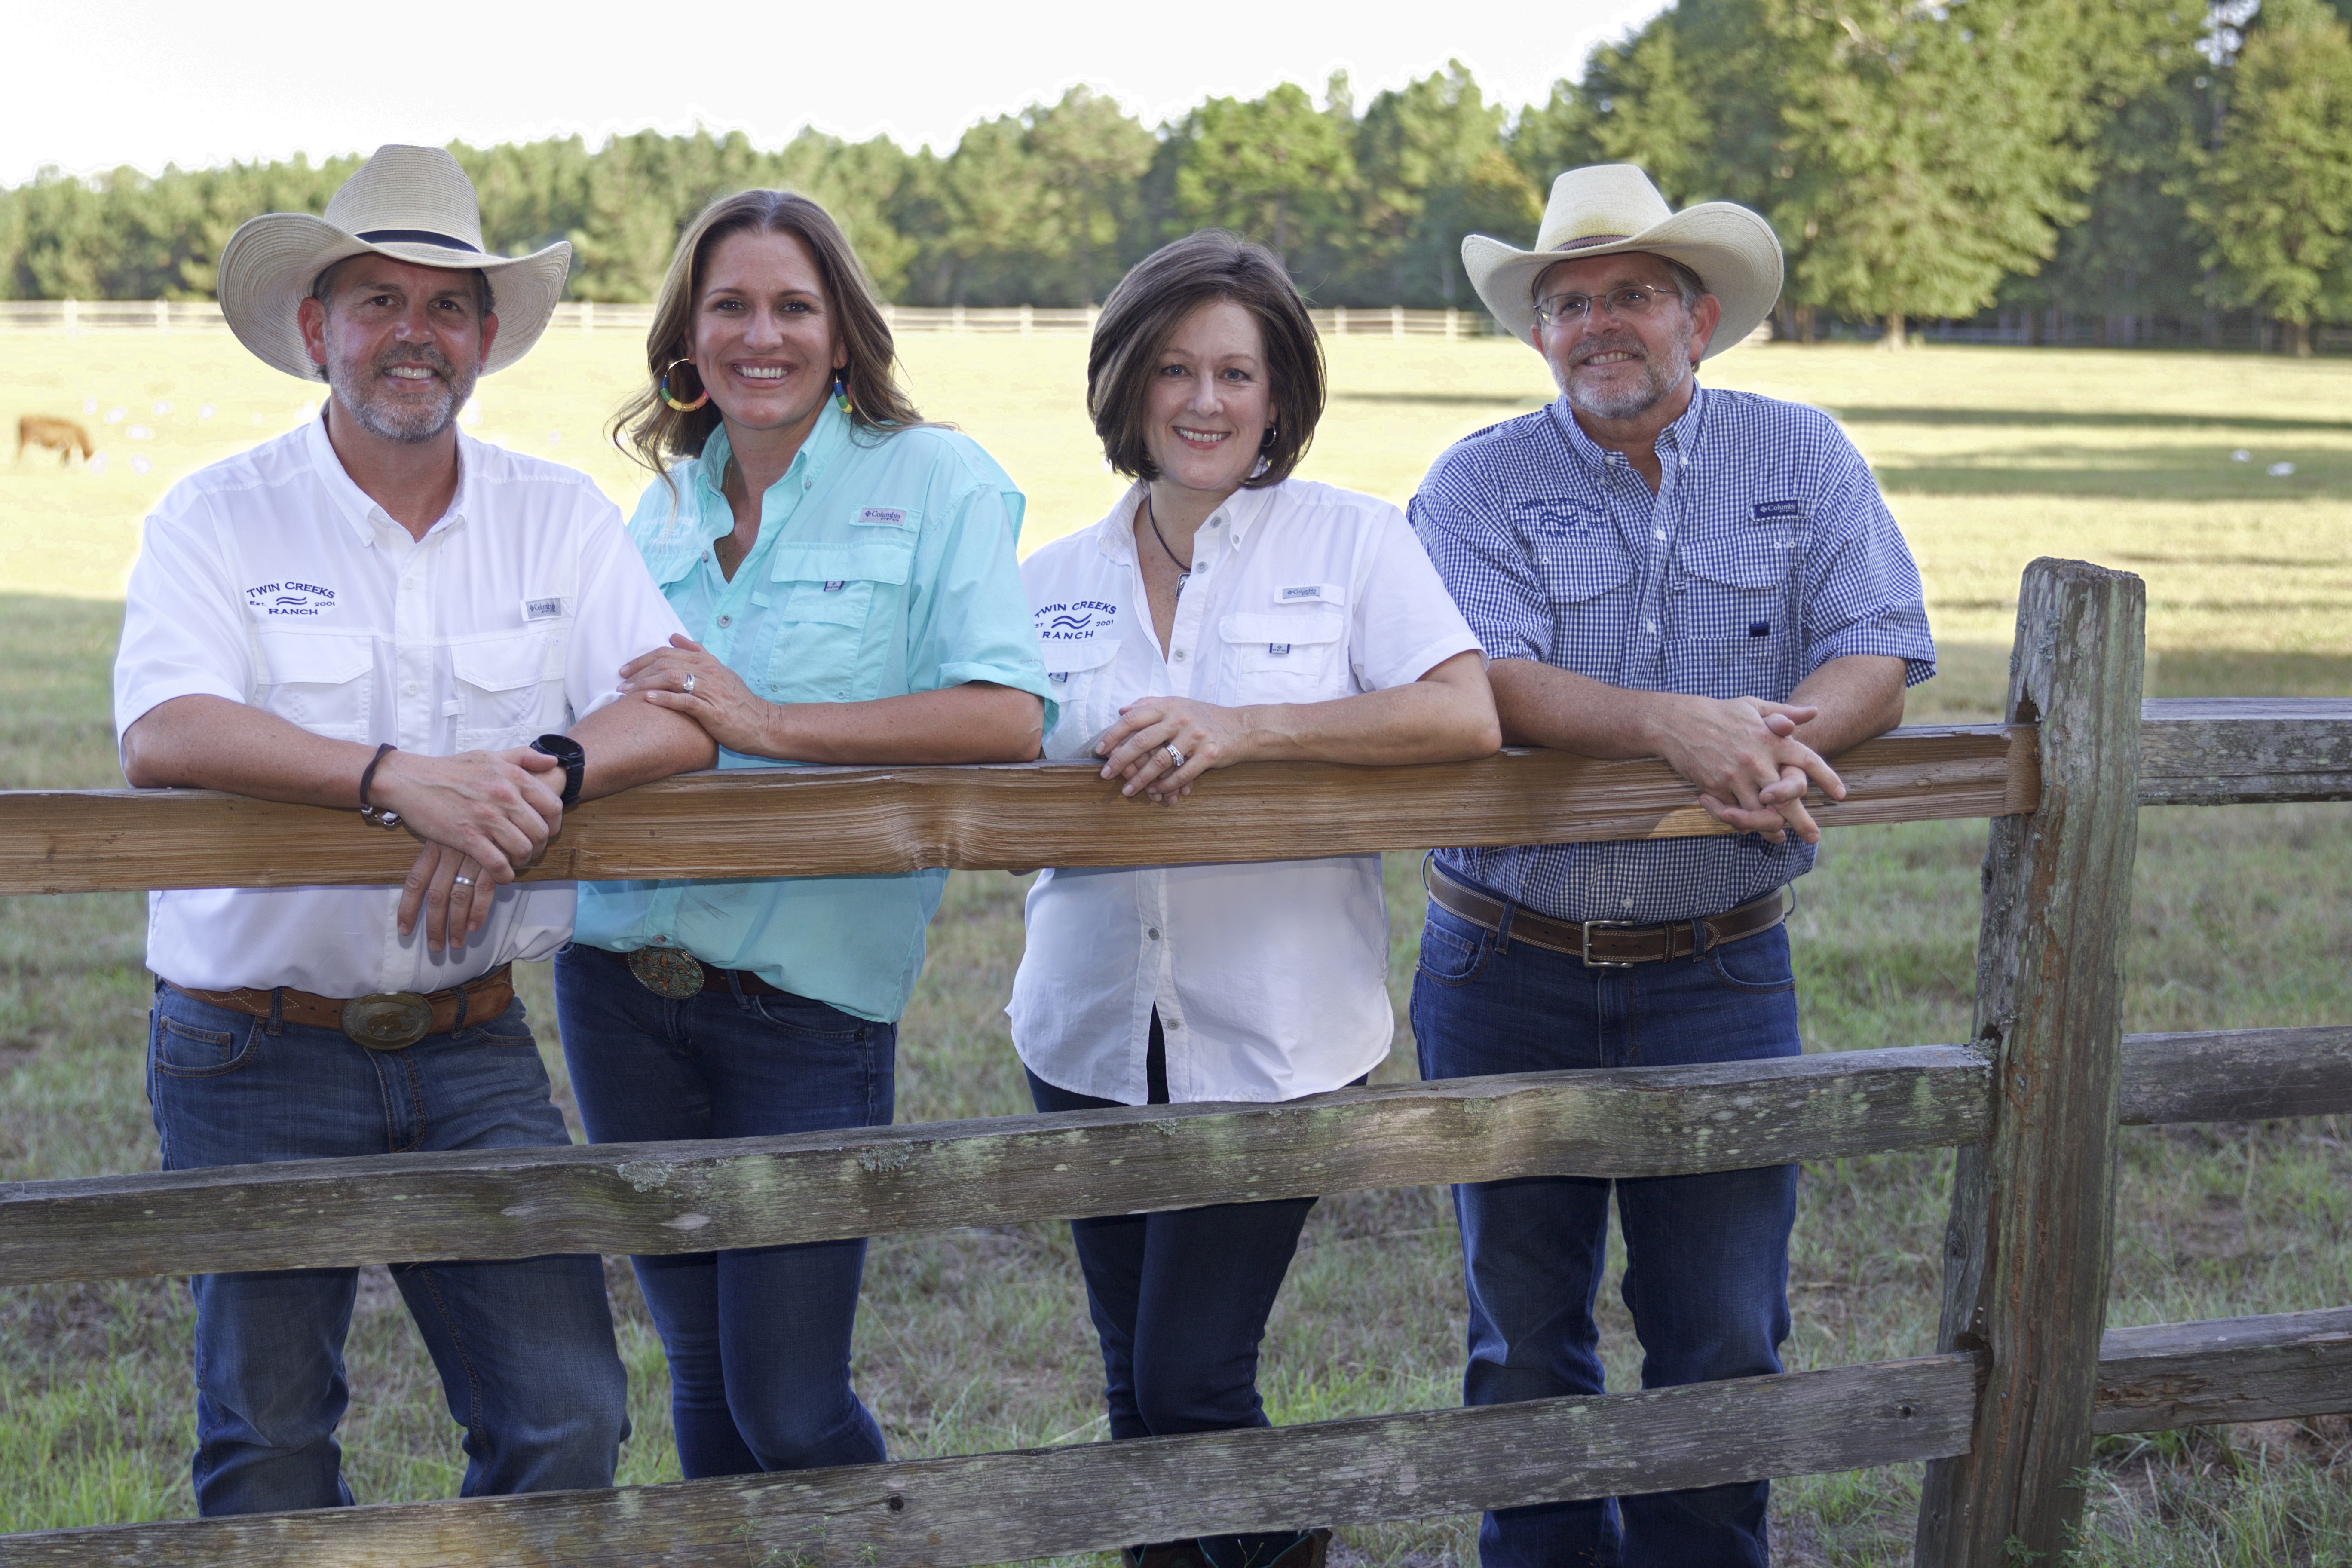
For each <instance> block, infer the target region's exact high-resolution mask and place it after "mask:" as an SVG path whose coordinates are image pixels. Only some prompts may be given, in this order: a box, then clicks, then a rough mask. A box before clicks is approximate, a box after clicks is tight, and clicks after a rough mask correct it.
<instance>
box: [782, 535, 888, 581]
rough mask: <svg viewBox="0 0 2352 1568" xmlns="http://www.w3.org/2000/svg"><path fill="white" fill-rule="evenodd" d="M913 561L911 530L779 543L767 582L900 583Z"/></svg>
mask: <svg viewBox="0 0 2352 1568" xmlns="http://www.w3.org/2000/svg"><path fill="white" fill-rule="evenodd" d="M914 564H915V535H914V533H913V531H911V530H909V531H904V532H900V531H895V530H894V531H888V532H885V531H882V530H880V529H877V530H875V531H874V533H873V535H872V537H870V538H866V539H860V540H857V541H856V542H849V543H841V544H791V545H785V544H779V545H778V546H776V552H775V558H774V560H773V562H772V564H771V565H770V566H769V567H768V581H770V582H771V583H891V584H898V583H904V582H905V581H906V580H907V577H908V574H909V573H911V572H912V571H913V570H914Z"/></svg>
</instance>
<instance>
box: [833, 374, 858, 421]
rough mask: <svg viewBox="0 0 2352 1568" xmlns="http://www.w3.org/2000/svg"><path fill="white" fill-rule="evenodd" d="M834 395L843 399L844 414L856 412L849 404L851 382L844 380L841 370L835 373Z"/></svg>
mask: <svg viewBox="0 0 2352 1568" xmlns="http://www.w3.org/2000/svg"><path fill="white" fill-rule="evenodd" d="M833 395H835V397H837V398H839V399H841V411H842V412H843V413H844V414H851V413H855V412H856V410H854V409H852V408H851V407H850V406H849V384H848V383H847V382H845V381H844V380H842V378H841V372H839V371H835V372H834V373H833Z"/></svg>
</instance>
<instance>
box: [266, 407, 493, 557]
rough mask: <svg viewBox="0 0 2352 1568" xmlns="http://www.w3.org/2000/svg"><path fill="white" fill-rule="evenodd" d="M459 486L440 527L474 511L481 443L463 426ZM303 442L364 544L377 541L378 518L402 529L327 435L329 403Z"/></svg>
mask: <svg viewBox="0 0 2352 1568" xmlns="http://www.w3.org/2000/svg"><path fill="white" fill-rule="evenodd" d="M329 399H330V401H331V400H332V395H331V394H330V395H329ZM452 428H453V429H455V428H456V426H454V425H453V426H452ZM303 444H304V450H305V452H306V453H307V454H308V456H309V458H310V468H311V469H312V471H313V472H315V473H316V474H317V475H318V476H319V482H320V484H321V485H322V486H324V487H325V489H326V491H327V499H328V500H330V501H331V502H332V503H333V505H334V509H335V511H336V513H337V515H339V516H340V517H341V519H342V521H343V525H344V526H345V527H346V528H349V529H350V530H351V531H352V534H353V535H354V536H355V537H356V538H357V539H358V540H359V542H361V543H362V544H373V543H374V542H375V530H376V519H378V518H383V520H384V522H385V524H386V526H389V527H392V528H400V524H399V523H397V522H394V521H392V515H391V514H390V513H389V512H387V511H385V510H383V507H381V506H379V505H377V504H376V501H375V498H374V497H373V496H371V495H369V494H368V493H367V491H365V490H363V489H360V487H359V481H358V480H356V479H352V476H351V472H350V470H349V469H347V468H344V467H343V460H342V458H341V457H339V456H337V455H336V452H335V443H334V441H333V440H332V439H331V437H329V436H328V435H327V405H326V404H325V403H321V404H320V405H319V415H318V417H317V418H315V419H312V420H311V421H310V424H309V426H307V427H306V428H305V430H304V432H303ZM477 445H478V443H477V442H476V441H475V440H474V438H473V437H471V436H468V435H467V434H466V432H465V431H463V430H462V429H460V430H457V489H455V490H453V491H451V492H450V496H449V510H446V511H445V512H443V513H442V514H441V516H440V517H438V518H436V519H435V520H434V524H433V526H434V528H439V527H440V526H441V525H442V523H443V522H445V521H448V520H449V519H452V518H458V519H462V518H464V517H467V516H468V515H470V513H471V511H472V510H473V509H472V507H471V505H470V504H469V502H470V500H471V495H470V492H471V489H472V487H473V480H474V471H475V468H476V463H475V460H474V451H473V448H474V447H476V446H477ZM401 531H402V532H404V533H405V532H406V531H407V530H405V529H402V530H401ZM430 533H431V531H430V530H428V531H427V537H430Z"/></svg>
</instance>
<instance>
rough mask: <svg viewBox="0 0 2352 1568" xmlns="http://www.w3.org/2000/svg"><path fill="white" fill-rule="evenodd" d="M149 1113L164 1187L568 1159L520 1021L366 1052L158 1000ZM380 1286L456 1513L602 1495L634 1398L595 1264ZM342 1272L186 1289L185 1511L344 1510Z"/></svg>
mask: <svg viewBox="0 0 2352 1568" xmlns="http://www.w3.org/2000/svg"><path fill="white" fill-rule="evenodd" d="M147 1097H148V1100H149V1101H150V1103H151V1104H152V1106H153V1108H154V1113H155V1131H156V1133H157V1135H158V1136H159V1137H160V1138H161V1140H162V1142H163V1168H164V1169H165V1170H167V1171H187V1170H194V1169H197V1168H199V1167H203V1166H207V1165H237V1164H247V1163H263V1162H275V1161H282V1160H320V1159H331V1158H336V1157H341V1156H349V1155H361V1154H400V1153H407V1152H412V1151H416V1150H428V1149H516V1148H524V1149H529V1148H542V1147H551V1146H557V1145H567V1144H569V1143H570V1142H571V1141H572V1139H571V1135H570V1133H568V1132H567V1131H565V1130H564V1126H563V1118H562V1115H561V1114H560V1113H558V1111H557V1110H556V1109H555V1107H554V1105H553V1104H552V1103H551V1102H550V1100H549V1099H548V1082H547V1071H546V1069H545V1068H543V1067H541V1065H540V1060H539V1049H538V1047H537V1046H536V1045H535V1044H534V1043H533V1042H532V1040H531V1037H530V1024H529V1022H528V1021H527V1020H526V1019H525V1018H524V1016H523V1007H522V1004H521V1003H520V1002H517V1003H515V1004H514V1005H511V1006H509V1008H508V1009H507V1010H506V1011H505V1012H504V1013H501V1014H500V1015H499V1016H497V1017H496V1018H492V1019H488V1020H486V1021H484V1022H482V1023H481V1024H479V1025H469V1026H467V1027H465V1028H461V1029H457V1030H454V1031H452V1032H450V1033H448V1034H446V1035H434V1036H429V1037H426V1038H425V1039H423V1040H419V1041H418V1042H417V1043H416V1044H415V1045H413V1046H411V1047H408V1048H407V1049H406V1050H404V1051H371V1050H368V1049H366V1048H365V1047H362V1046H357V1045H354V1044H352V1042H351V1041H350V1040H348V1039H346V1038H344V1037H343V1035H342V1032H341V1030H338V1029H325V1028H318V1027H313V1026H305V1025H300V1024H285V1023H280V1024H278V1025H276V1026H272V1024H271V1023H270V1021H269V1020H268V1019H267V1018H255V1017H250V1016H247V1015H246V1014H243V1013H236V1012H231V1011H229V1010H228V1009H226V1008H223V1007H215V1006H213V1005H211V1004H209V1003H205V1002H199V1001H197V1000H195V999H194V997H191V996H188V995H186V994H184V993H182V992H180V991H177V990H175V989H173V988H172V987H170V986H168V985H164V984H160V983H159V984H157V986H156V988H155V1011H154V1014H153V1016H152V1023H151V1035H150V1037H149V1046H148V1058H147ZM392 1277H393V1279H394V1283H396V1284H397V1285H398V1286H399V1287H400V1293H401V1296H402V1298H403V1299H404V1300H406V1302H407V1303H408V1310H409V1313H410V1315H411V1316H412V1317H414V1318H415V1320H416V1327H417V1331H419V1332H420V1333H421V1334H422V1335H423V1336H424V1339H425V1349H426V1351H427V1352H430V1353H431V1355H432V1357H433V1364H434V1365H435V1367H436V1369H438V1370H439V1372H440V1373H441V1386H442V1391H443V1393H444V1394H445V1395H446V1398H447V1400H448V1405H449V1414H450V1415H451V1416H453V1417H454V1418H456V1420H457V1424H458V1426H461V1427H463V1428H464V1429H465V1439H464V1448H465V1453H466V1460H467V1463H466V1479H465V1484H464V1488H463V1495H465V1496H467V1497H477V1496H482V1495H485V1494H490V1493H501V1492H527V1491H551V1490H560V1489H569V1488H577V1487H608V1486H610V1485H612V1484H613V1468H614V1464H615V1463H616V1462H617V1460H618V1458H619V1457H620V1446H621V1442H622V1439H624V1438H625V1437H626V1436H628V1430H629V1422H628V1402H627V1394H628V1390H627V1381H626V1377H625V1373H623V1372H622V1369H621V1359H620V1356H619V1354H618V1353H617V1352H616V1351H615V1350H614V1344H613V1319H612V1313H611V1310H610V1309H609V1308H607V1306H606V1305H605V1301H604V1265H603V1263H602V1261H601V1260H599V1259H598V1258H593V1257H549V1258H515V1259H509V1260H502V1261H496V1262H477V1263H397V1264H394V1265H393V1268H392ZM358 1283H359V1270H357V1269H356V1268H285V1269H273V1270H269V1271H268V1272H264V1273H244V1274H200V1275H197V1276H196V1277H195V1278H194V1279H193V1280H191V1281H190V1288H191V1289H192V1290H193V1292H194V1296H195V1300H196V1342H195V1381H196V1454H195V1460H194V1465H193V1467H192V1474H193V1477H194V1481H195V1491H196V1508H197V1510H198V1511H199V1512H201V1513H203V1514H205V1515H206V1516H207V1517H209V1516H212V1515H215V1514H229V1513H257V1512H266V1511H275V1510H281V1509H302V1508H332V1507H336V1506H338V1505H347V1504H349V1503H350V1502H351V1501H352V1492H351V1488H350V1487H349V1486H348V1485H346V1484H345V1482H344V1480H343V1477H342V1450H341V1447H339V1446H338V1445H337V1443H336V1442H335V1426H336V1425H337V1423H338V1422H340V1421H341V1419H342V1415H343V1409H344V1406H345V1405H347V1404H349V1402H350V1388H349V1384H348V1383H347V1381H346V1378H345V1375H344V1368H343V1338H344V1335H345V1333H346V1331H348V1330H349V1329H350V1327H351V1320H352V1300H353V1297H354V1295H355V1293H356V1290H357V1287H358Z"/></svg>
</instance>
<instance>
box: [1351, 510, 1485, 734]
mask: <svg viewBox="0 0 2352 1568" xmlns="http://www.w3.org/2000/svg"><path fill="white" fill-rule="evenodd" d="M1370 533H1371V539H1370V542H1369V543H1368V544H1367V546H1366V547H1365V549H1364V552H1363V553H1362V555H1361V557H1360V563H1361V565H1360V576H1359V579H1358V582H1357V584H1356V591H1355V593H1354V594H1353V595H1351V597H1352V598H1353V601H1354V606H1353V608H1354V613H1353V624H1352V625H1351V626H1350V627H1349V632H1350V641H1351V643H1352V647H1351V650H1350V651H1351V652H1352V654H1353V659H1352V662H1353V664H1354V665H1355V668H1356V670H1357V673H1358V678H1359V679H1360V682H1361V683H1362V685H1363V687H1364V689H1366V690H1369V691H1381V690H1385V689H1388V688H1390V687H1392V686H1410V685H1411V684H1412V682H1414V681H1416V680H1419V679H1421V678H1422V677H1423V676H1424V675H1427V674H1428V673H1429V672H1430V671H1431V670H1433V669H1434V668H1437V667H1438V666H1439V665H1441V664H1443V663H1444V662H1445V661H1446V660H1447V659H1449V658H1453V657H1454V655H1456V654H1460V653H1472V652H1476V651H1478V648H1479V639H1478V638H1477V637H1476V636H1475V635H1474V634H1473V633H1472V632H1471V630H1470V626H1469V624H1468V623H1467V622H1466V621H1465V620H1464V619H1463V617H1462V611H1461V609H1460V608H1459V607H1458V606H1456V605H1455V604H1454V600H1453V598H1452V596H1451V595H1448V594H1447V593H1446V591H1445V584H1444V583H1442V582H1440V581H1439V580H1438V576H1437V569H1436V567H1434V566H1433V565H1431V564H1430V560H1429V553H1428V552H1426V551H1424V550H1423V549H1422V547H1421V542H1420V541H1419V540H1417V539H1415V538H1414V537H1413V533H1412V528H1411V527H1410V526H1409V525H1407V523H1406V522H1405V519H1404V514H1403V513H1402V512H1401V511H1399V510H1396V509H1395V508H1393V507H1383V508H1381V510H1379V511H1378V512H1376V513H1374V514H1373V516H1372V518H1371V519H1370Z"/></svg>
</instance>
